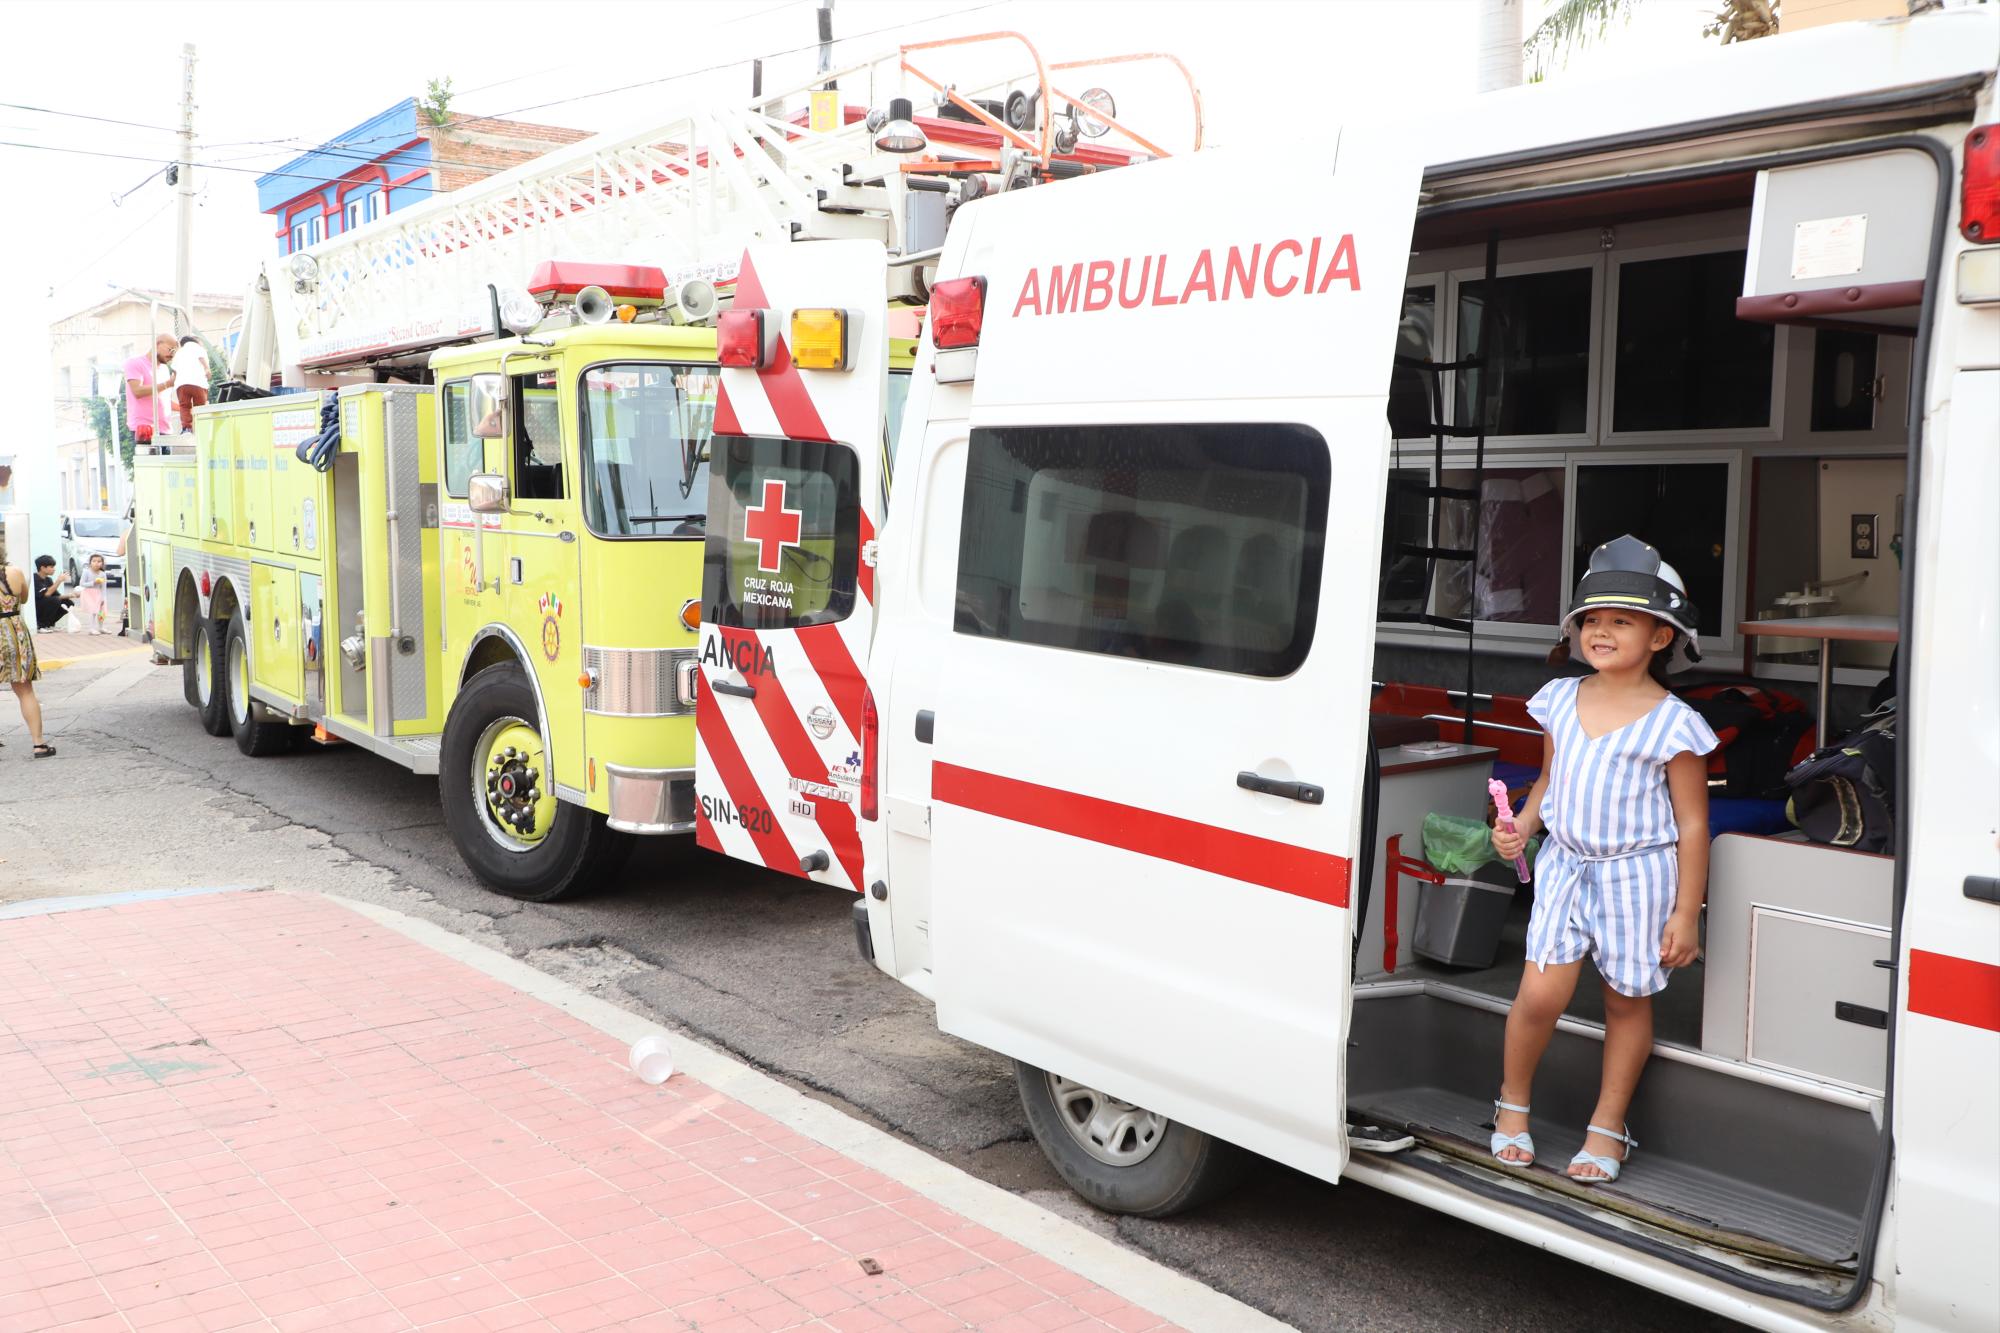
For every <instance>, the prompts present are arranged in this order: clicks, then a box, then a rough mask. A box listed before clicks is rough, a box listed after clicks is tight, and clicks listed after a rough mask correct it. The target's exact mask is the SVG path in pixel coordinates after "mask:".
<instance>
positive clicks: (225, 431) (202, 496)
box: [195, 417, 237, 545]
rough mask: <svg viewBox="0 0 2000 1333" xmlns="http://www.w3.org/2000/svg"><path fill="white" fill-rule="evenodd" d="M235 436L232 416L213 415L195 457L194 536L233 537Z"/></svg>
mask: <svg viewBox="0 0 2000 1333" xmlns="http://www.w3.org/2000/svg"><path fill="white" fill-rule="evenodd" d="M236 436H237V431H236V422H235V419H234V418H231V417H216V418H214V420H213V424H212V425H211V427H210V431H209V436H208V448H207V449H206V450H204V451H202V452H201V454H200V456H199V458H198V459H197V465H198V467H199V474H198V476H197V477H196V479H195V489H196V492H197V499H196V505H195V536H197V537H200V538H206V539H207V540H209V541H212V542H221V543H223V544H225V545H228V544H231V543H234V542H235V540H236V523H235V516H236Z"/></svg>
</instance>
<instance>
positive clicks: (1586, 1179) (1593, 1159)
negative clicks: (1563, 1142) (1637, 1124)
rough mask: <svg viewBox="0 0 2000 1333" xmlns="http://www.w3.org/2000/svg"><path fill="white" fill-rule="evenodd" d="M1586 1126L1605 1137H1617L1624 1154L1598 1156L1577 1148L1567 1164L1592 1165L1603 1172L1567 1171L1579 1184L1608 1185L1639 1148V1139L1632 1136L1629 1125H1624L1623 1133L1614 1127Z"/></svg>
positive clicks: (1593, 1132) (1616, 1177)
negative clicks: (1579, 1172) (1577, 1172)
mask: <svg viewBox="0 0 2000 1333" xmlns="http://www.w3.org/2000/svg"><path fill="white" fill-rule="evenodd" d="M1588 1128H1589V1130H1590V1132H1591V1133H1592V1134H1602V1135H1603V1136H1604V1137H1605V1138H1607V1139H1617V1140H1618V1141H1619V1142H1620V1143H1622V1144H1624V1145H1625V1155H1624V1156H1623V1157H1599V1156H1598V1155H1597V1154H1596V1153H1594V1152H1585V1151H1584V1150H1583V1149H1581V1148H1578V1149H1577V1150H1576V1156H1574V1157H1572V1158H1570V1159H1569V1164H1570V1165H1571V1166H1594V1167H1596V1168H1597V1169H1598V1170H1599V1171H1602V1172H1603V1173H1604V1174H1603V1175H1601V1176H1579V1175H1577V1174H1576V1173H1575V1172H1574V1171H1572V1172H1570V1173H1569V1178H1570V1179H1571V1180H1574V1181H1575V1182H1576V1183H1577V1184H1579V1185H1609V1184H1610V1183H1611V1182H1612V1181H1614V1180H1616V1179H1618V1173H1619V1172H1620V1171H1622V1170H1624V1168H1625V1163H1627V1162H1629V1161H1631V1160H1632V1154H1633V1153H1635V1152H1637V1151H1638V1150H1639V1140H1637V1139H1635V1138H1633V1137H1632V1135H1631V1133H1630V1131H1631V1128H1632V1127H1631V1126H1630V1125H1627V1126H1625V1129H1626V1131H1627V1132H1626V1133H1623V1134H1620V1133H1619V1132H1618V1131H1617V1130H1615V1129H1606V1128H1605V1127H1604V1126H1602V1125H1591V1126H1589V1127H1588Z"/></svg>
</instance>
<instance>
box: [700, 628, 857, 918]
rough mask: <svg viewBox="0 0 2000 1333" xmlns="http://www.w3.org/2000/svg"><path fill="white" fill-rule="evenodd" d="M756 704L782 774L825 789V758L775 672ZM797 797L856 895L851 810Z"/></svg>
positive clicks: (760, 686)
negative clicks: (806, 805) (805, 804)
mask: <svg viewBox="0 0 2000 1333" xmlns="http://www.w3.org/2000/svg"><path fill="white" fill-rule="evenodd" d="M722 634H723V639H724V641H725V642H727V641H728V640H730V639H732V638H734V639H747V640H749V641H750V642H751V644H752V645H753V649H754V645H755V643H756V639H755V636H754V635H752V634H751V633H750V632H749V631H747V630H724V631H722ZM799 638H800V639H801V641H803V640H804V639H805V638H806V633H803V632H802V633H801V634H800V635H799ZM755 703H756V707H757V716H758V718H759V719H760V720H761V721H762V722H763V724H764V731H765V733H766V734H767V735H768V736H770V738H771V744H772V745H773V746H774V747H775V748H776V749H777V751H778V758H779V759H780V760H781V761H783V763H784V765H785V770H786V772H787V773H788V774H789V775H790V776H791V777H794V778H797V779H798V780H800V781H802V782H810V783H813V784H815V785H817V786H827V785H830V784H831V779H829V778H828V776H827V766H826V759H825V757H824V756H822V755H821V754H820V752H819V749H818V747H817V746H815V745H814V744H813V743H812V738H811V737H809V736H807V735H806V729H805V726H804V724H803V723H801V722H800V721H799V715H798V712H797V710H795V709H794V708H793V707H792V701H791V699H790V698H788V697H787V696H786V694H785V687H784V685H783V683H782V682H780V681H779V679H778V673H777V672H775V671H771V672H766V673H765V674H764V675H761V676H759V677H758V678H757V698H756V700H755ZM787 794H788V795H790V794H792V793H790V792H788V793H787ZM796 795H797V797H798V799H800V800H804V801H810V802H811V803H812V807H813V813H814V819H815V822H817V823H818V824H819V827H820V832H822V833H824V834H825V835H826V840H827V844H828V845H829V846H830V847H832V849H833V854H834V855H835V856H837V857H839V858H840V864H841V868H842V869H844V870H845V871H846V872H847V881H848V883H849V884H850V885H852V886H853V888H854V891H855V892H857V893H859V892H860V891H861V830H860V828H859V827H858V826H857V825H856V824H855V822H854V807H853V806H851V805H849V804H848V803H847V802H845V801H842V800H838V799H835V798H833V797H826V796H818V795H815V794H813V793H812V792H810V791H806V790H800V791H798V792H797V793H796ZM765 864H766V865H772V866H774V867H776V868H778V869H792V868H794V867H796V866H797V865H798V861H797V859H796V858H794V859H793V861H792V863H791V865H790V866H781V865H778V864H777V863H775V862H771V861H766V862H765Z"/></svg>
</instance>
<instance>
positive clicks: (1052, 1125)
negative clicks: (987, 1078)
mask: <svg viewBox="0 0 2000 1333" xmlns="http://www.w3.org/2000/svg"><path fill="white" fill-rule="evenodd" d="M1014 1082H1015V1085H1016V1086H1017V1087H1018V1088H1019V1089H1020V1093H1021V1107H1022V1109H1023V1110H1024V1111H1026V1112H1027V1114H1028V1128H1029V1129H1030V1130H1031V1131H1033V1133H1034V1136H1035V1142H1036V1143H1037V1144H1039V1145H1040V1146H1041V1149H1042V1153H1043V1155H1044V1156H1046V1157H1047V1158H1048V1159H1049V1163H1050V1165H1052V1166H1054V1167H1055V1169H1056V1172H1057V1174H1059V1175H1061V1176H1062V1178H1063V1181H1064V1183H1065V1184H1067V1185H1068V1186H1069V1187H1070V1188H1071V1189H1073V1190H1075V1191H1076V1192H1077V1193H1078V1194H1080V1195H1082V1196H1083V1198H1084V1200H1085V1201H1086V1202H1088V1203H1090V1204H1092V1205H1094V1206H1096V1207H1098V1208H1101V1209H1103V1210H1104V1211H1105V1212H1107V1213H1128V1214H1131V1215H1132V1216H1135V1217H1170V1216H1172V1215H1173V1214H1175V1213H1178V1212H1183V1211H1185V1210H1186V1209H1189V1208H1193V1207H1196V1206H1197V1205H1199V1204H1202V1203H1205V1202H1207V1201H1208V1200H1209V1199H1212V1198H1214V1197H1215V1196H1217V1195H1218V1194H1221V1193H1223V1192H1225V1191H1227V1190H1228V1189H1230V1188H1231V1187H1232V1186H1234V1185H1235V1184H1236V1182H1237V1180H1238V1179H1239V1178H1240V1177H1241V1175H1242V1173H1243V1164H1244V1154H1243V1151H1242V1149H1240V1148H1236V1147H1234V1146H1232V1145H1230V1144H1227V1143H1224V1142H1223V1141H1222V1140H1221V1139H1217V1138H1213V1137H1211V1136H1209V1135H1207V1134H1204V1133H1202V1132H1201V1131H1200V1130H1196V1129H1190V1128H1188V1127H1187V1126H1186V1125H1182V1124H1178V1123H1176V1122H1174V1121H1172V1120H1169V1119H1167V1118H1166V1117H1165V1116H1163V1115H1159V1114H1156V1113H1155V1112H1152V1111H1148V1110H1146V1109H1145V1108H1144V1107H1139V1106H1134V1105H1132V1104H1131V1103H1130V1102H1122V1101H1119V1100H1118V1099H1116V1098H1114V1097H1110V1096H1107V1095H1106V1094H1104V1093H1102V1092H1099V1091H1097V1090H1096V1089H1095V1088H1090V1087H1086V1086H1084V1085H1083V1084H1080V1083H1075V1082H1072V1081H1071V1080H1069V1079H1065V1078H1062V1077H1060V1076H1058V1075H1055V1074H1051V1073H1049V1072H1048V1071H1047V1070H1045V1069H1039V1068H1037V1067H1036V1066H1034V1065H1031V1064H1026V1063H1024V1062H1022V1061H1020V1060H1016V1061H1015V1062H1014Z"/></svg>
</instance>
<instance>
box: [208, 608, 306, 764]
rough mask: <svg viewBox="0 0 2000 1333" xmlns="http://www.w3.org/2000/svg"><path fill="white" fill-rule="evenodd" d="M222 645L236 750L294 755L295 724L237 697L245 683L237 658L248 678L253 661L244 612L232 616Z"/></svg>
mask: <svg viewBox="0 0 2000 1333" xmlns="http://www.w3.org/2000/svg"><path fill="white" fill-rule="evenodd" d="M222 644H223V652H222V664H223V671H222V674H223V677H224V678H225V679H226V680H227V681H228V682H229V690H228V710H227V711H228V714H229V730H230V731H231V733H233V734H234V735H235V737H236V748H237V749H239V750H241V751H242V752H243V753H244V754H247V755H249V756H250V757H251V758H253V759H266V758H269V757H270V756H272V755H276V754H288V753H290V751H291V748H292V733H293V731H294V730H295V728H294V727H293V726H292V724H291V723H289V722H276V721H272V720H271V719H269V718H267V717H265V716H264V715H263V710H262V709H260V708H259V707H258V706H257V705H256V703H255V702H253V701H252V700H251V699H249V698H248V697H245V698H241V699H239V698H237V697H236V692H237V690H238V689H239V688H240V687H241V686H242V684H243V682H242V681H239V680H237V678H236V674H237V673H236V664H237V659H238V658H239V657H240V658H241V659H242V661H243V664H244V671H245V675H246V676H247V674H248V668H249V662H250V631H249V629H248V628H247V627H246V626H245V625H244V623H243V612H242V611H240V610H238V611H237V612H235V613H234V614H232V615H231V616H230V617H229V629H228V631H227V632H226V633H225V634H224V635H223V640H222Z"/></svg>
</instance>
